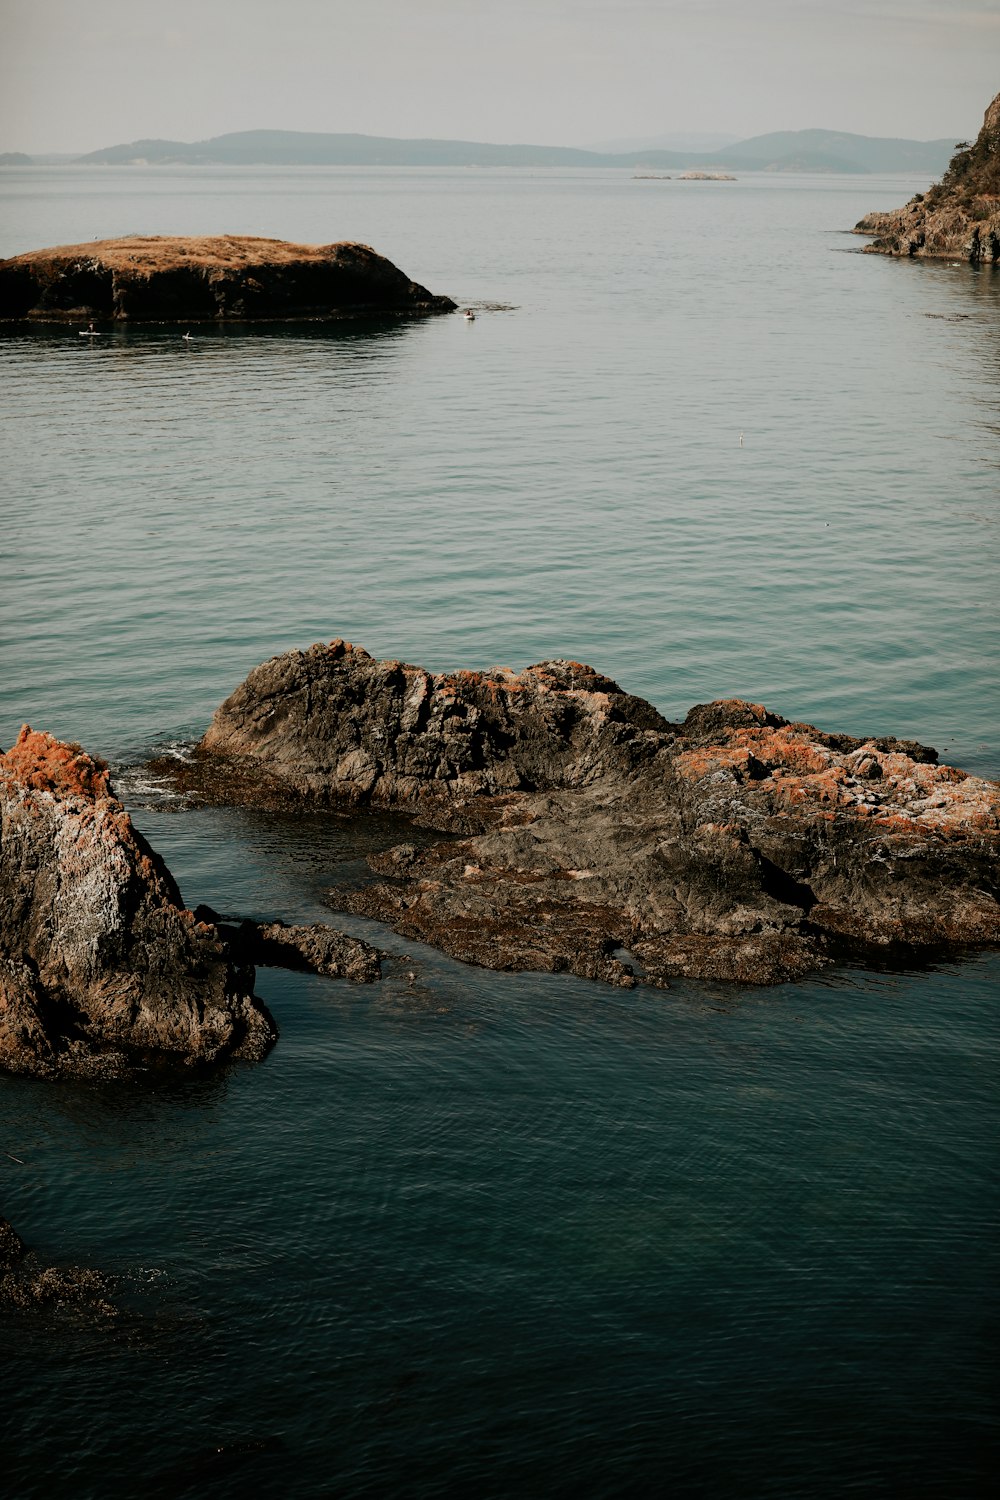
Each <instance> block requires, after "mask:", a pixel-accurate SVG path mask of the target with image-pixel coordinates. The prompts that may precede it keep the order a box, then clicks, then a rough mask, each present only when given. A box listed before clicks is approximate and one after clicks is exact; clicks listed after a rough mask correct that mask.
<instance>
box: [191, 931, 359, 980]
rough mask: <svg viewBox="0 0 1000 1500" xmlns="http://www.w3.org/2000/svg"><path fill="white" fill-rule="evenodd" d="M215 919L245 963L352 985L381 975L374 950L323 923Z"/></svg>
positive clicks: (230, 944)
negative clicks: (225, 923)
mask: <svg viewBox="0 0 1000 1500" xmlns="http://www.w3.org/2000/svg"><path fill="white" fill-rule="evenodd" d="M217 920H218V921H219V930H220V932H221V933H222V934H223V935H224V937H225V938H226V944H227V948H228V951H229V953H230V954H231V955H232V956H233V957H234V958H237V959H240V960H242V961H243V962H244V963H250V964H255V965H257V966H259V967H260V968H264V969H268V968H270V969H299V970H301V971H302V972H304V973H306V974H322V975H323V976H324V977H325V978H327V979H349V980H351V981H352V982H353V983H355V984H372V983H374V981H375V980H376V979H381V977H382V964H381V960H380V958H379V954H378V951H377V949H375V948H373V947H372V946H371V944H370V943H366V942H364V941H363V940H362V939H361V938H353V937H348V936H347V934H346V933H343V932H338V931H337V929H336V928H335V927H328V926H327V925H326V924H325V923H323V922H313V923H310V924H309V925H308V926H299V927H296V926H292V925H289V924H288V923H287V922H253V921H241V922H240V923H239V924H238V925H237V926H235V927H229V926H223V925H222V920H221V919H217Z"/></svg>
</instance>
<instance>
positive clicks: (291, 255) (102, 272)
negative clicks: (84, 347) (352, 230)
mask: <svg viewBox="0 0 1000 1500" xmlns="http://www.w3.org/2000/svg"><path fill="white" fill-rule="evenodd" d="M454 307H455V304H454V302H452V301H451V299H450V298H449V297H435V296H433V295H432V293H430V292H429V291H428V290H427V288H426V287H422V286H419V285H418V284H417V283H416V282H413V281H410V279H409V277H407V276H406V275H404V273H403V272H402V271H400V270H399V269H398V268H397V267H396V266H394V265H393V264H392V262H391V261H388V260H386V259H385V258H384V256H381V255H378V254H376V252H375V251H374V250H372V249H371V248H370V247H369V246H368V245H358V244H353V243H350V242H347V241H344V242H342V243H339V244H334V245H293V244H289V243H287V242H286V241H285V240H268V239H260V238H257V237H255V236H252V235H214V236H203V237H200V238H193V239H191V238H188V239H181V238H177V237H173V236H167V235H132V236H129V237H127V238H125V239H116V240H93V241H91V242H89V243H87V244H82V245H60V246H57V247H56V248H54V249H51V250H33V251H30V252H28V253H27V254H24V255H16V256H14V257H13V258H12V259H10V260H4V261H0V321H2V320H16V321H19V320H23V319H26V318H31V319H36V320H42V321H44V320H60V319H66V318H76V319H79V318H91V319H99V320H104V319H111V320H113V321H116V322H118V321H123V320H129V321H131V322H143V323H148V322H157V323H162V322H166V323H171V322H184V323H197V322H220V321H226V320H230V321H238V322H248V321H253V320H260V319H265V320H273V319H280V320H288V319H327V318H339V317H345V316H350V315H357V314H362V313H376V312H378V313H430V312H451V311H453V310H454Z"/></svg>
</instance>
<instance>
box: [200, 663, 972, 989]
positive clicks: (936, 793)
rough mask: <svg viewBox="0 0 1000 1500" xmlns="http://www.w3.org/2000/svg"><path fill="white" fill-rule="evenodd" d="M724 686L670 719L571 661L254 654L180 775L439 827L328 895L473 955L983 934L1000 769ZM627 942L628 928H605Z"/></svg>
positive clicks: (743, 960)
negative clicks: (256, 659) (522, 666)
mask: <svg viewBox="0 0 1000 1500" xmlns="http://www.w3.org/2000/svg"><path fill="white" fill-rule="evenodd" d="M936 760H937V756H936V753H935V752H934V751H933V750H929V749H928V748H927V747H925V746H922V745H919V744H917V743H916V742H913V741H900V740H896V739H893V738H891V737H878V738H872V739H861V738H858V737H855V736H851V735H842V734H828V733H825V732H823V731H821V730H818V729H815V728H813V727H812V726H810V725H807V724H792V723H789V722H788V721H787V720H785V719H783V718H782V717H781V716H780V715H777V714H773V713H770V712H768V710H766V709H765V708H763V707H761V706H760V705H757V704H749V703H744V702H742V701H741V700H727V701H724V702H720V703H713V704H706V705H701V706H699V707H698V708H695V709H692V710H691V712H690V713H689V714H688V716H687V718H686V719H685V721H684V722H683V724H671V723H668V722H667V720H665V719H664V718H663V717H662V716H661V715H660V714H659V713H658V712H657V710H656V709H655V708H653V707H652V706H651V705H650V704H648V703H646V702H644V701H643V700H642V699H641V698H636V697H632V696H631V695H630V694H628V693H625V692H623V691H622V689H621V688H620V687H619V686H618V685H617V684H616V683H614V682H612V681H611V680H610V679H609V678H607V677H603V676H601V675H600V674H599V673H597V672H595V671H594V670H593V669H592V668H591V667H587V666H583V665H581V664H580V663H577V662H565V661H553V662H543V663H540V664H538V665H536V666H533V667H528V668H527V669H526V670H525V671H523V672H521V673H519V674H515V673H513V672H512V671H511V670H510V669H509V668H501V669H495V670H493V671H490V672H457V673H450V674H434V673H430V672H425V671H423V670H422V669H421V668H419V667H414V666H408V665H405V664H403V663H401V662H397V661H388V662H378V661H375V660H373V659H372V657H370V656H369V655H368V653H367V652H365V651H363V650H361V649H359V648H357V647H354V646H351V645H349V644H347V643H345V642H344V641H340V640H337V641H334V642H332V643H331V644H330V645H329V646H313V647H311V648H310V649H309V650H308V651H304V652H303V651H293V652H288V653H287V654H285V655H283V656H279V657H275V658H274V659H273V660H271V661H269V662H265V663H264V664H263V665H262V666H260V667H258V668H256V669H255V670H254V671H253V672H251V674H250V676H249V677H248V678H247V680H246V681H245V682H244V683H243V684H242V685H241V686H240V687H239V688H237V690H236V691H235V692H234V693H233V694H232V695H231V697H229V698H228V699H227V700H226V702H225V703H224V704H223V705H222V706H221V707H220V708H219V710H218V711H217V712H216V714H215V717H214V718H213V721H212V724H211V727H210V728H209V730H208V732H207V734H206V735H205V737H204V739H203V740H202V742H201V745H200V746H199V747H198V750H197V752H196V754H195V756H194V758H193V760H192V761H191V763H190V764H189V765H187V766H177V765H176V763H174V769H175V772H176V774H177V775H178V777H179V778H180V780H181V784H182V785H187V786H197V788H198V790H199V791H200V792H201V794H202V795H207V796H209V797H213V798H216V799H218V800H222V801H239V802H249V803H257V804H264V805H268V806H276V805H281V804H282V803H283V802H294V801H297V800H299V799H307V800H309V801H311V802H313V803H319V804H321V805H324V804H325V805H341V806H343V805H345V804H346V805H354V806H359V805H365V804H371V805H374V806H379V807H392V808H398V809H404V810H409V811H410V812H411V813H412V814H413V815H414V817H415V818H416V819H417V820H418V821H419V822H421V823H423V824H425V825H428V826H430V827H432V828H436V829H439V830H441V831H442V832H447V833H449V834H452V835H455V834H457V835H460V836H461V837H460V839H458V840H456V839H455V838H448V839H446V840H443V841H441V842H438V843H435V844H432V845H431V846H429V847H425V848H422V849H420V850H417V849H416V848H414V847H413V846H412V845H410V844H404V845H401V846H399V847H398V848H396V849H394V850H390V851H388V852H387V853H384V854H382V855H379V856H376V857H374V858H373V859H372V860H371V861H370V863H371V864H372V865H373V867H374V869H375V871H376V872H377V873H378V874H380V875H382V876H383V877H384V878H383V879H382V880H381V881H380V882H378V883H375V884H368V885H365V886H364V887H362V888H361V889H355V890H341V891H338V892H336V893H334V894H333V896H332V901H333V903H334V904H338V905H340V906H342V907H346V908H347V909H349V910H351V911H352V912H356V913H360V914H363V915H367V916H371V917H375V918H377V919H379V920H381V921H385V922H387V923H389V924H390V925H391V926H393V927H394V928H396V929H397V930H398V931H399V932H402V933H403V934H405V935H407V936H410V937H415V938H420V939H423V940H426V941H428V942H431V943H434V944H436V945H437V946H439V947H441V948H443V949H444V950H445V951H447V952H449V953H452V954H454V955H455V956H457V957H460V958H463V959H467V960H469V961H471V962H475V963H479V964H484V965H486V966H489V967H493V968H510V969H517V968H530V969H541V970H570V971H572V972H573V973H576V974H581V975H586V976H587V977H593V978H602V979H606V980H609V981H611V982H614V983H620V984H626V985H628V984H631V983H634V976H635V972H636V971H638V972H639V973H640V975H641V976H644V977H646V978H647V979H649V980H650V981H652V982H656V983H665V982H667V980H668V979H669V977H670V976H671V975H681V974H682V975H690V976H692V977H702V978H717V979H734V980H741V981H749V982H761V983H771V982H774V981H776V980H779V979H783V978H790V977H795V976H798V975H801V974H804V973H806V972H808V971H809V970H811V969H814V968H816V967H818V966H821V965H823V964H825V963H828V962H831V961H833V960H835V959H841V958H845V957H850V956H857V957H861V958H865V959H872V958H873V957H882V958H884V957H886V956H900V955H904V954H913V953H914V952H918V951H921V950H923V951H928V950H933V949H937V948H947V947H954V946H957V945H962V944H982V943H993V942H996V941H997V940H998V939H1000V905H998V903H997V870H996V859H997V852H998V848H1000V788H998V787H997V786H996V785H995V784H994V783H992V782H986V781H982V780H980V779H978V778H976V777H972V776H967V775H966V774H965V773H964V772H962V771H959V770H956V769H954V768H952V767H949V766H939V765H937V764H936ZM622 949H626V950H628V952H627V953H622V952H621V951H620V950H622Z"/></svg>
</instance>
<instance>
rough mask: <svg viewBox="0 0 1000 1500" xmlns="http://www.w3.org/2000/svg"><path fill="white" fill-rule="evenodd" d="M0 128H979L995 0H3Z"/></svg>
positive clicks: (435, 131)
mask: <svg viewBox="0 0 1000 1500" xmlns="http://www.w3.org/2000/svg"><path fill="white" fill-rule="evenodd" d="M0 17H2V30H0V43H2V46H0V58H2V61H0V150H21V151H29V152H30V151H88V150H92V149H95V148H97V147H99V146H107V145H113V144H115V143H116V142H119V141H131V140H137V139H141V138H143V137H156V136H159V137H167V138H170V139H173V140H188V141H190V140H198V139H203V138H205V137H206V136H211V135H219V134H222V133H223V132H225V131H229V130H248V129H253V128H274V129H289V130H331V131H360V132H362V133H363V134H367V135H395V136H438V137H452V138H456V137H457V138H461V139H466V140H484V141H499V142H514V141H532V142H540V143H544V144H549V145H583V144H586V143H588V142H590V141H595V140H604V139H608V138H614V137H617V136H637V135H654V134H661V133H663V132H666V131H696V130H713V131H729V132H732V133H733V134H735V135H739V136H748V135H757V134H760V133H761V132H763V131H768V130H782V129H791V130H796V129H801V128H804V127H807V126H823V127H826V128H828V129H840V130H851V131H857V132H860V133H861V134H865V135H898V136H908V137H913V138H917V139H931V138H934V137H938V136H946V135H954V137H955V139H956V140H958V139H959V138H961V137H965V136H968V135H970V134H974V133H975V131H976V130H977V129H978V127H979V124H980V122H981V120H982V115H983V111H984V109H985V108H986V105H987V104H988V102H989V100H990V99H991V98H992V97H993V95H994V94H995V93H996V92H997V90H998V89H1000V0H280V3H279V0H156V3H152V0H0Z"/></svg>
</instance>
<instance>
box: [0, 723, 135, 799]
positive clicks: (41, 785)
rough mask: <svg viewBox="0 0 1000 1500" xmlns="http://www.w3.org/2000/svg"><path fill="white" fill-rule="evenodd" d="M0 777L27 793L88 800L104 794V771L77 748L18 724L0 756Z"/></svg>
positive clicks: (102, 767)
mask: <svg viewBox="0 0 1000 1500" xmlns="http://www.w3.org/2000/svg"><path fill="white" fill-rule="evenodd" d="M0 777H4V778H6V779H7V780H8V781H9V782H11V783H14V784H19V785H21V786H23V787H25V788H26V789H28V790H30V791H35V792H52V793H53V794H54V795H56V796H62V797H86V798H88V799H89V800H91V801H94V800H96V799H97V798H98V797H106V796H107V795H108V768H107V765H106V764H105V762H104V761H102V760H99V759H97V758H96V757H95V756H92V755H88V754H87V752H86V750H84V749H83V747H82V746H80V745H75V744H70V743H65V742H63V741H61V740H56V739H53V737H52V736H51V735H50V734H45V733H44V732H40V731H36V730H33V729H32V728H31V727H30V726H29V725H27V724H22V726H21V732H20V734H19V735H18V737H17V740H16V741H15V743H14V744H13V745H12V746H11V748H10V749H9V750H8V751H7V753H6V755H0Z"/></svg>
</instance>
